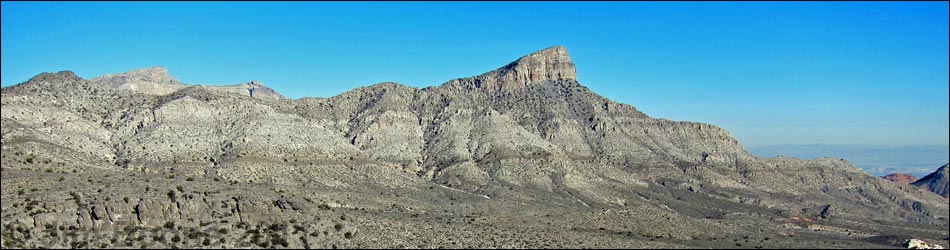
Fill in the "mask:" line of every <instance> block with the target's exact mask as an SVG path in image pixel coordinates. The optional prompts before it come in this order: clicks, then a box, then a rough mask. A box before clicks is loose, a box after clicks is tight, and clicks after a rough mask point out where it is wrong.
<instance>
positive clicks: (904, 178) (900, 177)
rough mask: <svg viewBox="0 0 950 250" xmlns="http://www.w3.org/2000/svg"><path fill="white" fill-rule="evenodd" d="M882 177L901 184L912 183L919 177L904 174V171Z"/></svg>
mask: <svg viewBox="0 0 950 250" xmlns="http://www.w3.org/2000/svg"><path fill="white" fill-rule="evenodd" d="M881 178H882V179H885V180H888V181H893V182H897V183H901V184H911V183H914V182H915V181H917V177H914V176H913V175H910V174H902V173H893V174H889V175H885V176H881Z"/></svg>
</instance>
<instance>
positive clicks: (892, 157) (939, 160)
mask: <svg viewBox="0 0 950 250" xmlns="http://www.w3.org/2000/svg"><path fill="white" fill-rule="evenodd" d="M746 150H748V151H749V152H750V153H752V154H754V155H757V156H761V157H774V156H779V155H784V156H791V157H797V158H803V159H815V158H819V157H834V158H842V159H845V160H848V161H849V162H851V163H852V164H854V165H855V166H857V167H859V168H861V169H863V170H864V171H865V172H867V173H868V174H871V175H874V176H883V175H887V174H892V173H907V174H911V175H914V176H916V177H917V178H921V177H923V176H925V175H927V174H930V173H932V172H933V171H935V170H937V168H939V167H940V166H943V165H944V164H947V163H948V162H950V146H948V145H918V146H882V145H856V144H851V145H828V144H783V145H760V146H753V147H746Z"/></svg>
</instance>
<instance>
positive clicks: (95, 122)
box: [2, 46, 948, 239]
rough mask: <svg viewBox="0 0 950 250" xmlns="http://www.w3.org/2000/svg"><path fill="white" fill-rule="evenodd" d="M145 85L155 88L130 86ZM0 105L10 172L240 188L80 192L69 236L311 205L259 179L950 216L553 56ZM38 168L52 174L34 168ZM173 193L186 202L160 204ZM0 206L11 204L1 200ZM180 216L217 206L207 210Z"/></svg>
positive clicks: (45, 91) (305, 192)
mask: <svg viewBox="0 0 950 250" xmlns="http://www.w3.org/2000/svg"><path fill="white" fill-rule="evenodd" d="M146 85H147V86H160V87H149V88H145V87H141V86H146ZM134 86H137V87H134ZM252 86H253V87H254V88H255V90H254V94H253V96H251V92H250V91H249V89H250V88H251V87H252ZM146 89H148V90H146ZM159 89H160V90H161V91H151V90H159ZM143 90H146V91H143ZM2 104H3V109H2V121H3V136H2V143H3V155H4V158H3V167H4V168H5V169H14V170H18V171H40V170H39V169H42V168H48V169H50V171H54V172H55V173H59V172H62V173H77V174H78V175H80V176H82V175H84V174H86V173H88V174H97V175H101V173H103V171H104V172H106V173H112V172H110V171H114V172H115V173H122V174H124V173H139V174H141V175H143V176H158V177H159V178H162V177H165V176H171V178H168V179H170V180H179V179H181V178H185V177H190V178H197V179H201V180H205V181H208V180H212V179H213V180H215V181H221V182H224V183H231V185H237V186H235V187H237V188H234V189H222V190H219V191H217V192H219V193H214V192H211V193H209V192H207V191H206V190H205V189H208V188H209V187H211V186H201V185H198V186H196V187H194V188H195V189H191V188H192V187H191V186H188V187H186V189H188V190H196V192H197V193H192V194H189V193H187V192H182V191H181V190H177V189H175V188H168V189H173V190H172V191H171V192H170V193H166V192H168V190H167V189H163V190H161V191H155V190H152V191H150V192H145V193H142V194H137V196H132V197H140V198H139V201H136V200H134V199H133V200H132V201H130V202H125V203H123V204H120V205H108V204H112V203H110V202H113V203H114V201H108V200H107V199H104V197H110V196H114V197H118V195H125V194H136V193H135V192H134V191H131V190H133V189H136V188H141V186H136V185H138V184H135V182H136V180H137V181H142V180H141V179H136V178H139V177H135V178H131V179H130V182H131V183H132V185H133V186H135V187H134V188H132V187H129V188H113V189H112V190H113V191H112V192H114V193H113V194H111V195H110V194H107V193H108V192H110V191H109V190H106V191H100V192H96V194H89V193H86V195H87V196H92V197H94V198H92V199H84V200H82V202H80V201H78V200H77V202H76V203H75V205H73V203H67V204H60V205H57V206H61V207H64V208H63V209H59V210H57V211H59V212H50V213H51V215H48V216H54V215H55V216H65V217H71V216H77V217H78V219H77V220H76V221H78V223H79V225H80V226H83V225H87V224H89V223H92V221H102V219H101V218H105V217H102V216H101V213H102V212H96V210H95V208H96V207H100V208H102V207H105V208H106V210H103V211H104V212H105V213H109V212H108V211H116V212H115V213H118V214H124V216H125V217H126V218H125V219H121V220H123V221H128V222H129V223H130V225H151V226H155V223H154V221H169V220H171V221H174V222H177V223H183V222H184V221H201V220H202V219H215V220H220V219H221V218H232V217H233V218H232V219H230V221H245V220H251V221H253V222H255V223H258V222H262V221H273V220H274V219H273V218H276V217H280V216H276V217H275V216H274V214H283V213H284V211H296V210H295V209H291V210H288V207H290V205H287V204H290V203H292V204H297V206H300V207H303V209H306V208H308V207H315V206H317V205H319V204H320V202H319V201H313V202H310V201H300V200H296V201H288V200H285V199H284V200H281V199H276V198H275V199H271V198H273V197H275V195H277V194H275V193H274V190H272V189H270V188H266V185H278V186H281V187H287V188H281V189H283V190H286V189H291V190H294V191H288V192H291V193H293V196H291V195H288V197H297V199H300V197H311V198H313V199H314V200H323V201H324V202H330V200H331V199H330V198H327V197H314V195H316V194H317V193H319V192H328V193H335V192H345V194H346V195H345V196H344V195H340V196H334V199H335V200H334V202H338V203H349V204H350V206H363V207H364V208H365V207H369V208H377V209H387V211H388V209H394V208H391V206H396V207H398V206H402V205H405V206H406V207H407V208H405V209H407V210H406V211H410V210H411V211H419V210H420V209H421V210H425V211H430V212H431V211H443V210H444V211H449V210H448V209H446V208H445V207H444V206H449V205H445V202H446V201H445V200H441V199H443V198H445V197H451V199H452V200H451V202H450V205H451V206H456V205H457V206H460V207H456V208H453V209H459V210H453V211H469V212H472V211H483V210H485V209H488V210H491V211H495V212H498V213H499V214H508V213H512V211H521V210H524V209H527V210H525V211H540V210H538V209H542V208H544V209H548V208H550V209H554V208H571V209H600V208H602V209H608V210H609V209H624V210H626V209H631V210H630V211H633V210H637V209H640V210H644V211H649V214H642V215H643V216H644V217H650V218H654V217H656V216H668V218H670V220H672V218H673V217H676V216H681V217H682V218H683V223H686V221H690V223H694V222H695V223H705V222H700V221H702V220H703V219H704V218H712V217H717V218H720V217H722V216H726V215H727V214H733V213H737V212H738V211H740V210H741V211H757V212H755V213H759V214H768V216H778V218H775V220H779V219H781V220H786V219H788V218H790V217H795V218H799V217H807V216H811V217H812V218H815V219H824V220H842V221H859V222H862V223H878V222H870V221H867V219H866V218H867V216H872V217H874V218H878V219H879V221H885V222H889V223H923V224H926V225H938V226H946V225H947V224H948V223H947V218H948V209H947V203H946V202H945V201H943V200H940V199H937V198H935V197H933V196H932V195H928V194H925V193H923V192H919V190H916V189H905V188H904V187H902V186H899V185H896V184H894V183H890V182H888V181H885V180H882V179H880V178H877V177H874V176H870V175H867V174H865V173H863V172H862V171H861V170H860V169H858V168H856V167H854V166H853V165H851V164H850V163H847V162H844V161H842V160H838V159H828V158H825V159H818V160H813V161H807V160H801V159H795V158H785V157H780V158H768V159H764V158H757V157H754V156H752V155H750V154H749V153H747V152H746V151H745V150H744V149H743V148H742V146H741V145H740V144H739V143H738V142H737V141H736V140H735V139H734V138H733V137H732V136H731V135H730V134H729V132H728V131H725V130H723V129H721V128H719V127H716V126H714V125H710V124H703V123H695V122H681V121H669V120H665V119H655V118H651V117H649V116H648V115H646V114H644V113H642V112H640V111H638V110H637V109H636V108H635V107H633V106H630V105H628V104H622V103H617V102H614V101H611V100H608V99H606V98H604V97H601V96H599V95H597V94H596V93H593V92H591V91H590V90H589V89H588V88H586V87H584V86H583V85H581V84H580V83H579V82H578V81H577V77H576V70H575V66H574V64H573V62H572V61H571V59H570V57H569V54H568V52H567V50H566V49H565V48H564V47H560V46H557V47H552V48H548V49H544V50H541V51H538V52H535V53H532V54H529V55H527V56H525V57H522V58H520V59H518V60H515V61H514V62H512V63H510V64H508V65H506V66H504V67H501V68H499V69H496V70H494V71H491V72H488V73H485V74H482V75H478V76H475V77H469V78H459V79H454V80H451V81H448V82H446V83H444V84H442V85H440V86H433V87H427V88H423V89H417V88H413V87H408V86H404V85H400V84H396V83H380V84H376V85H372V86H368V87H362V88H357V89H354V90H351V91H348V92H345V93H342V94H340V95H338V96H334V97H331V98H302V99H298V100H290V99H287V98H284V97H283V96H281V95H280V94H279V93H277V92H275V91H273V90H271V89H269V88H266V87H264V86H263V85H262V84H260V83H259V82H251V83H248V84H237V85H230V86H201V85H188V84H182V83H180V82H178V81H177V80H174V78H172V77H171V76H169V75H168V74H167V71H165V70H163V69H161V68H150V69H144V70H135V71H131V72H128V73H123V74H117V75H107V76H102V77H97V78H94V79H92V80H85V79H81V78H79V77H77V76H75V74H72V72H68V71H64V72H60V73H44V74H41V75H39V76H37V77H34V78H33V79H31V80H30V81H27V82H25V83H22V84H19V85H16V86H11V87H8V88H4V89H3V90H2ZM27 159H29V160H27ZM27 162H29V163H27ZM35 162H48V163H46V164H48V166H45V167H42V168H36V167H35V166H32V165H31V164H32V163H35ZM944 169H945V168H944ZM7 171H9V170H7ZM945 172H946V171H945V170H944V173H945ZM5 173H7V172H5ZM109 175H112V176H115V175H118V174H109ZM5 176H8V175H5ZM65 176H66V177H68V174H67V175H65ZM944 176H945V174H944ZM4 178H8V177H4ZM10 178H12V177H10ZM18 178H19V177H18ZM64 178H65V177H64ZM104 178H110V177H104ZM142 178H145V177H142ZM925 179H926V178H925ZM931 179H933V178H931ZM17 180H22V181H23V182H22V183H30V181H29V179H28V178H26V177H23V179H17ZM81 181H82V180H80V182H81ZM123 182H125V180H123ZM918 182H920V181H918ZM6 183H9V182H7V181H6V180H5V185H6ZM64 183H70V182H64ZM174 183H175V182H174V181H169V182H168V184H162V185H169V186H173V185H176V184H174ZM186 183H187V182H186ZM203 183H204V182H198V183H196V185H197V184H203ZM943 183H944V184H945V183H946V179H944V182H943ZM24 185H28V184H24ZM262 185H265V186H262ZM212 186H213V185H212ZM943 188H944V189H943V190H944V194H945V193H946V191H945V190H946V185H944V186H943ZM212 189H214V188H212ZM175 190H177V191H175ZM214 190H218V189H214ZM238 190H240V191H242V192H250V193H253V194H255V195H253V196H252V197H247V196H242V195H239V193H240V192H238ZM261 190H266V192H265V191H261ZM102 192H104V193H102ZM264 193H266V195H265V194H264ZM278 193H279V192H278ZM8 194H9V193H8ZM172 194H174V195H175V197H176V198H178V197H181V195H186V196H185V197H189V196H188V195H193V196H191V198H185V199H184V201H181V200H176V201H171V200H167V198H166V196H167V197H169V198H170V197H171V196H172ZM258 194H259V195H258ZM351 194H357V195H356V197H374V198H372V199H368V200H367V199H354V198H353V196H351ZM376 194H379V195H380V196H376ZM384 194H387V195H388V194H396V197H400V195H402V196H403V197H406V198H404V199H408V200H404V199H403V198H400V199H395V198H391V197H389V196H383V195H384ZM280 196H282V195H280ZM4 197H5V198H4V202H3V203H4V206H5V207H6V206H7V204H12V203H9V202H7V201H8V200H7V199H8V198H6V197H8V196H4ZM195 197H197V198H195ZM340 197H346V198H340ZM456 199H459V201H458V202H456V201H455V200H456ZM483 199H485V200H483ZM278 200H280V202H278ZM344 200H345V201H344ZM245 201H248V202H250V201H253V202H250V203H242V202H245ZM288 202H289V203H288ZM482 202H488V203H490V204H491V205H490V206H486V205H484V203H482ZM189 204H190V205H189ZM240 204H245V205H240ZM277 204H284V205H279V206H278V205H277ZM400 204H401V205H400ZM478 204H482V205H478ZM522 205H523V206H526V207H518V206H522ZM189 206H195V207H202V206H214V207H224V208H228V209H223V210H221V211H217V212H211V213H210V214H205V213H204V212H201V213H199V212H196V211H199V209H192V208H190V207H189ZM241 206H243V207H242V208H239V207H241ZM275 207H276V208H275ZM461 207H466V208H461ZM633 207H637V208H636V209H634V208H633ZM476 208H477V209H476ZM496 208H497V209H496ZM528 208H530V209H528ZM740 208H741V209H740ZM70 209H73V210H70ZM156 209H157V210H156ZM466 209H473V210H466ZM506 209H507V210H506ZM317 210H318V209H317ZM4 211H5V212H4V213H5V215H6V214H7V213H8V212H6V211H7V210H6V209H5V210H4ZM11 211H12V210H11ZM62 211H86V212H79V213H78V214H70V213H73V212H66V214H65V215H63V212H62ZM162 211H163V212H162ZM240 211H244V212H241V213H239V212H240ZM247 211H254V212H247ZM400 211H402V210H400ZM11 213H12V212H11ZM195 213H197V214H195ZM447 213H448V212H447ZM473 213H474V212H473ZM479 213H480V212H479ZM644 213H645V212H644ZM749 213H751V212H749ZM24 214H27V212H24ZM92 214H96V215H95V216H93V215H92ZM175 214H177V217H175ZM188 214H192V215H188ZM249 214H253V215H252V218H246V217H247V216H248V215H249ZM311 214H313V215H316V214H319V213H311ZM674 214H675V215H676V216H672V215H674ZM133 215H134V216H133ZM17 216H19V214H18V215H17ZM43 216H47V215H43ZM130 216H132V217H135V218H138V219H128V217H130ZM308 216H309V215H308ZM93 217H95V218H100V219H95V218H93ZM140 217H141V218H140ZM30 218H31V219H32V220H34V221H35V220H36V218H35V216H31V217H30ZM86 218H90V219H86ZM142 218H145V219H142ZM149 218H159V219H149ZM189 218H190V219H191V220H189ZM656 218H660V217H656ZM84 221H86V222H84ZM773 222H774V221H773ZM773 222H765V223H773ZM4 223H6V221H4ZM100 223H102V222H100ZM923 224H921V225H923ZM683 225H686V224H683ZM703 225H705V226H704V227H710V228H718V226H712V225H706V224H703ZM915 225H916V224H915ZM667 229H669V230H670V232H671V233H670V234H671V235H672V234H673V232H677V231H681V233H683V234H686V232H689V230H685V229H684V230H680V229H675V227H672V226H671V227H663V228H660V229H657V230H667ZM674 229H675V230H674ZM337 231H340V230H337ZM340 232H341V233H342V231H340ZM693 233H694V234H697V235H698V234H700V232H693ZM694 236H695V235H693V236H690V235H681V237H682V238H684V239H685V238H686V237H694Z"/></svg>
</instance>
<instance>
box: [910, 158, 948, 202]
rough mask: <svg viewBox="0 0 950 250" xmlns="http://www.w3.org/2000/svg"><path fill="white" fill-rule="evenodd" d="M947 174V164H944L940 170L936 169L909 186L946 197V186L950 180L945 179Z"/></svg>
mask: <svg viewBox="0 0 950 250" xmlns="http://www.w3.org/2000/svg"><path fill="white" fill-rule="evenodd" d="M947 172H948V170H947V164H944V165H943V166H941V167H940V168H937V171H934V172H933V173H930V174H928V175H927V176H924V177H923V178H920V180H917V181H915V182H914V183H912V184H911V185H914V186H917V187H920V188H923V189H926V190H927V191H930V192H934V193H936V194H939V195H942V196H943V197H947V195H948V191H947V185H948V182H950V179H947Z"/></svg>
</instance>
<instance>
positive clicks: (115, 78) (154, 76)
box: [92, 66, 182, 88]
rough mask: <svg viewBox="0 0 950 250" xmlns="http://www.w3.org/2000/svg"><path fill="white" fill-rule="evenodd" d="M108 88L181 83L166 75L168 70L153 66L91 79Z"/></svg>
mask: <svg viewBox="0 0 950 250" xmlns="http://www.w3.org/2000/svg"><path fill="white" fill-rule="evenodd" d="M92 81H93V82H97V83H100V84H103V85H106V86H109V87H113V88H118V87H119V86H121V85H123V84H141V83H149V84H167V85H182V83H181V81H178V79H175V78H174V77H172V76H171V75H170V74H168V69H165V67H161V66H154V67H149V68H143V69H135V70H131V71H128V72H124V73H118V74H108V75H103V76H100V77H96V78H93V79H92Z"/></svg>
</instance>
